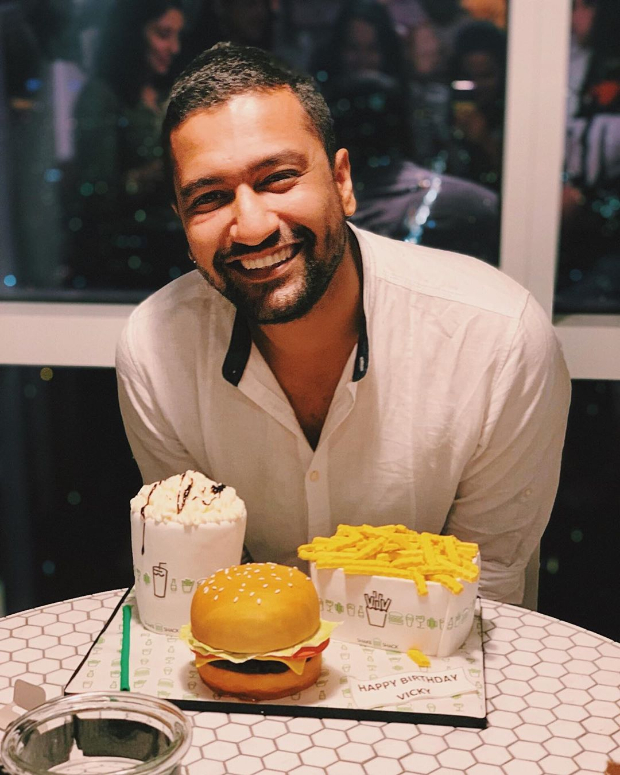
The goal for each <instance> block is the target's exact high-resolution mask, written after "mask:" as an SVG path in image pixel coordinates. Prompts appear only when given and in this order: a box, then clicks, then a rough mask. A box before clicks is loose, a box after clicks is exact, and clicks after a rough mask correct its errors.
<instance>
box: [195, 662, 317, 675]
mask: <svg viewBox="0 0 620 775" xmlns="http://www.w3.org/2000/svg"><path fill="white" fill-rule="evenodd" d="M307 661H308V660H306V662H307ZM209 664H210V665H211V667H217V668H219V669H220V670H229V671H230V672H231V673H246V674H252V675H267V674H268V673H286V671H287V670H290V667H289V666H288V665H285V664H284V662H277V661H276V660H274V659H248V660H247V662H229V661H228V660H226V659H218V660H216V661H213V662H210V663H209Z"/></svg>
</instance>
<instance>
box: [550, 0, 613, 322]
mask: <svg viewBox="0 0 620 775" xmlns="http://www.w3.org/2000/svg"><path fill="white" fill-rule="evenodd" d="M619 41H620V13H619V8H618V3H617V0H574V3H573V12H572V17H571V53H570V65H569V90H568V100H567V123H566V143H565V162H564V186H563V190H562V231H561V237H560V250H559V257H558V274H557V293H556V308H557V310H558V311H560V312H568V313H570V312H609V313H612V312H618V311H620V248H619V247H618V245H619V239H618V234H619V233H620V42H619Z"/></svg>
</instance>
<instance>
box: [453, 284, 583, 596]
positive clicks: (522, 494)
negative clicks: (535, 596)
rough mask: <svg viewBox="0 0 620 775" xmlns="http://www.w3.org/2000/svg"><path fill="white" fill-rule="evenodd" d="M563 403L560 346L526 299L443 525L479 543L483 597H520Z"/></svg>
mask: <svg viewBox="0 0 620 775" xmlns="http://www.w3.org/2000/svg"><path fill="white" fill-rule="evenodd" d="M569 402H570V377H569V374H568V370H567V368H566V364H565V362H564V357H563V354H562V351H561V348H560V345H559V342H558V341H557V338H556V336H555V333H554V331H553V328H552V326H551V324H550V322H549V321H548V319H547V318H546V316H545V314H544V312H543V311H542V309H541V308H540V306H539V305H538V304H537V303H536V302H535V301H534V300H533V298H532V297H529V299H528V302H527V303H526V305H525V307H524V311H523V314H522V316H521V319H520V321H519V326H518V328H517V330H516V333H515V336H514V339H513V342H512V346H511V347H510V349H509V351H508V354H507V356H506V358H505V362H504V364H503V365H502V367H501V368H500V369H499V372H498V376H497V377H496V379H495V383H494V385H493V388H492V391H491V395H490V400H489V405H488V411H487V415H486V418H485V424H484V428H483V431H482V434H481V438H480V441H479V444H478V446H477V449H476V451H475V453H474V454H473V456H472V458H471V459H470V461H469V462H468V463H467V465H466V466H465V468H464V470H463V472H462V476H461V479H460V482H459V486H458V488H457V493H456V497H455V500H454V503H453V506H452V508H451V510H450V514H449V516H448V521H447V523H446V526H445V528H444V532H446V533H452V534H454V535H456V536H457V537H459V538H460V539H461V540H465V541H475V542H476V543H478V544H479V546H480V554H481V558H482V573H481V582H480V594H481V595H482V596H483V597H488V598H490V599H492V600H500V601H503V602H506V603H517V604H518V603H521V602H522V600H523V592H524V584H525V567H526V565H527V563H528V560H529V558H530V557H531V555H532V554H533V552H534V550H535V549H536V546H537V545H538V543H539V541H540V538H541V536H542V534H543V532H544V530H545V527H546V526H547V523H548V521H549V517H550V515H551V509H552V507H553V502H554V500H555V495H556V491H557V487H558V480H559V474H560V462H561V455H562V447H563V444H564V435H565V431H566V420H567V415H568V406H569Z"/></svg>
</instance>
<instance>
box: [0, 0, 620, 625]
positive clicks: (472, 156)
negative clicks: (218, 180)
mask: <svg viewBox="0 0 620 775" xmlns="http://www.w3.org/2000/svg"><path fill="white" fill-rule="evenodd" d="M519 3H520V0H512V6H510V7H508V4H507V2H506V0H96V2H95V0H21V2H6V1H4V2H0V313H1V314H2V315H3V316H4V320H5V321H6V320H10V321H11V322H13V324H14V325H12V326H11V333H10V338H11V341H10V342H7V343H6V347H5V350H4V351H5V352H6V353H8V354H5V355H4V356H1V353H0V356H1V357H0V508H1V510H0V615H2V613H10V612H13V611H17V610H21V609H24V608H29V607H33V606H37V605H40V604H44V603H48V602H52V601H56V600H60V599H65V598H69V597H75V596H77V595H81V594H86V593H90V592H95V591H99V590H103V589H110V588H115V587H121V586H124V585H128V584H129V583H131V567H132V565H131V559H130V547H129V524H128V523H129V520H128V501H129V498H130V497H132V496H133V495H134V494H135V492H136V491H137V489H138V488H139V487H140V485H141V481H140V477H139V474H138V470H137V467H136V465H135V463H134V462H133V460H132V458H131V454H130V450H129V447H128V444H127V442H126V440H125V436H124V431H123V428H122V423H121V419H120V414H119V411H118V405H117V399H116V384H115V376H114V372H113V369H112V368H110V365H111V360H110V358H109V357H107V356H106V357H104V358H103V359H101V358H100V357H99V356H96V355H94V354H91V353H89V350H88V348H86V349H85V351H80V354H79V355H78V356H76V357H71V358H68V359H67V358H58V357H56V356H54V354H53V350H54V341H53V340H54V337H55V333H54V331H53V330H52V329H50V328H46V325H45V321H46V320H47V318H46V317H45V316H46V315H47V314H48V311H50V310H52V313H53V312H54V311H57V310H60V312H61V314H62V315H65V316H66V317H67V316H68V318H67V319H69V320H74V323H73V326H74V328H71V326H69V329H68V330H69V335H68V337H67V334H66V333H65V334H64V336H65V337H67V338H69V339H71V338H72V337H73V336H75V338H76V340H77V339H79V338H80V337H81V335H82V334H83V331H82V330H81V327H82V326H83V325H84V324H83V314H84V313H83V311H84V310H85V309H86V310H89V309H90V310H97V311H100V310H103V312H102V313H101V314H102V315H103V316H104V317H105V316H106V314H109V315H113V314H116V313H117V312H118V313H119V315H120V317H121V318H123V317H125V316H126V314H128V311H129V310H130V309H131V307H132V305H134V304H135V303H137V302H139V301H140V300H141V299H143V298H145V296H147V295H148V294H149V293H151V292H152V291H154V290H155V289H157V288H159V287H161V286H162V285H164V284H165V283H167V282H169V281H170V280H171V279H174V278H176V277H178V276H179V275H181V274H182V273H184V272H186V271H189V270H190V269H191V268H192V265H191V264H190V262H189V259H188V258H187V255H186V247H185V240H184V236H183V233H182V229H181V227H180V223H179V222H178V220H177V219H176V217H175V216H174V214H173V212H172V210H171V208H170V207H169V204H168V200H167V192H166V186H165V180H164V177H163V165H162V148H161V146H160V144H159V128H160V123H161V120H162V118H163V115H164V113H165V108H166V102H167V98H168V94H169V90H170V87H171V84H172V82H173V80H174V78H175V76H176V75H178V73H179V72H180V71H181V70H182V68H183V67H184V66H185V65H186V64H187V63H188V62H189V61H190V60H191V59H192V58H193V57H194V56H195V55H196V54H198V53H199V52H200V51H202V50H203V49H204V48H207V47H209V46H210V45H212V44H213V43H215V42H217V41H219V40H231V41H235V42H239V43H247V44H252V45H257V46H260V47H263V48H265V49H268V50H270V51H273V52H274V53H276V54H277V55H278V56H280V57H281V58H282V59H284V60H285V61H287V62H288V63H289V64H291V65H293V66H295V67H297V68H298V69H301V70H303V71H306V72H309V73H311V74H312V75H313V76H314V77H315V79H316V80H317V82H318V84H319V86H320V88H321V90H322V91H323V93H324V95H325V97H326V99H327V101H328V103H329V105H330V108H331V110H332V114H333V116H334V120H335V126H336V133H337V137H338V141H339V143H340V145H343V146H345V147H347V148H349V149H350V152H351V160H352V167H353V176H354V182H355V188H356V196H357V199H358V204H359V207H358V211H357V213H356V215H355V216H354V217H353V219H352V220H353V221H354V222H355V223H357V224H358V225H360V226H362V227H363V228H367V229H370V230H371V231H375V232H378V233H381V234H387V235H389V236H392V237H394V238H396V239H400V240H407V241H410V242H414V243H417V244H423V245H429V246H432V247H439V248H445V249H450V250H454V251H457V252H461V253H467V254H470V255H473V256H475V257H476V258H478V259H479V260H481V261H486V262H488V263H491V264H494V265H496V266H499V267H500V269H502V270H503V271H508V272H509V273H510V274H512V275H513V276H515V277H516V278H517V279H518V280H520V281H521V282H523V283H524V284H525V285H526V286H527V287H529V288H530V290H532V292H533V293H535V295H536V296H537V298H538V299H539V301H540V302H541V303H542V304H543V307H544V308H545V309H546V310H547V311H548V313H549V315H552V316H553V318H554V322H555V323H556V325H557V326H559V327H561V328H560V329H559V332H560V334H561V338H562V337H564V338H563V342H565V348H566V343H568V344H569V345H570V351H569V352H567V357H569V366H571V374H572V376H573V377H574V379H573V402H572V407H571V413H570V418H569V427H568V437H567V442H566V449H565V455H564V462H563V470H562V478H561V483H560V490H559V493H558V498H557V502H556V505H555V508H554V511H553V515H552V518H551V523H550V525H549V528H548V530H547V532H546V534H545V537H544V539H543V542H542V547H541V573H540V594H539V610H541V611H542V612H544V613H548V614H550V615H552V616H556V617H559V618H561V619H565V620H567V621H571V622H574V623H576V624H579V625H581V626H583V627H586V628H588V629H592V630H595V631H597V632H600V633H602V634H606V635H608V636H610V637H613V638H618V637H620V622H619V619H618V616H617V615H616V614H615V611H614V610H611V611H609V612H607V611H606V610H605V609H604V607H603V606H597V605H596V604H594V605H593V602H594V603H595V601H596V600H597V599H598V596H599V594H600V595H602V596H605V595H606V593H609V592H610V591H611V592H612V593H613V592H616V593H617V592H618V590H619V584H618V564H619V563H618V557H617V554H616V552H617V547H618V544H619V539H620V529H619V527H618V526H619V524H620V519H619V517H620V476H619V475H618V471H619V470H620V374H619V373H618V366H617V365H616V364H618V363H620V340H618V337H617V336H616V335H615V334H616V333H617V332H618V331H620V317H616V316H620V237H619V233H618V227H619V223H620V13H619V12H618V10H619V9H618V3H617V0H574V2H572V3H571V0H551V1H550V2H549V3H547V4H543V5H546V10H545V11H543V10H541V9H539V10H538V11H537V12H533V11H532V12H531V13H534V16H532V17H531V18H529V19H528V17H527V15H526V11H525V9H524V7H523V3H521V8H519V7H518V6H519ZM513 6H514V7H513ZM528 13H529V11H528ZM536 13H538V14H539V15H538V16H536ZM545 13H546V14H547V16H545V15H544V14H545ZM549 14H552V15H549ZM532 21H533V22H534V26H533V27H529V28H528V27H527V24H528V23H529V24H531V23H532ZM552 29H555V31H556V32H555V34H554V36H553V39H552V37H550V36H548V35H547V32H548V31H549V30H552ZM537 36H538V38H539V40H538V42H536V38H537ZM562 41H563V42H564V44H565V45H563V46H561V47H560V48H561V51H562V56H563V60H562V61H561V62H560V63H559V64H558V63H557V62H556V64H555V65H552V64H549V65H548V66H546V65H545V62H546V60H545V55H546V54H545V52H546V51H547V49H548V48H549V47H553V46H554V44H558V45H559V43H558V42H560V43H561V42H562ZM532 46H533V47H534V49H532V48H531V47H532ZM532 50H533V51H534V53H536V52H538V59H535V61H533V59H532V56H533V55H532ZM549 56H551V54H549ZM549 61H550V62H551V60H549ZM553 68H555V70H553V73H555V75H554V77H555V76H556V75H557V73H559V74H560V75H559V76H558V77H559V78H560V80H559V82H560V83H561V84H562V89H561V90H560V93H559V94H557V89H555V92H554V89H553V85H554V83H556V82H555V81H553V79H552V78H551V76H552V75H553V73H552V72H551V71H552V69H553ZM527 73H530V77H531V79H532V80H536V81H537V82H539V83H536V84H534V86H533V87H532V92H531V93H530V92H529V90H528V85H527V81H526V80H525V78H526V75H527ZM545 89H547V91H548V92H549V93H551V94H554V93H555V94H556V97H555V98H556V99H557V100H561V107H560V108H559V110H560V112H561V115H559V114H558V115H556V116H555V119H554V120H555V122H556V124H554V126H555V125H557V127H558V132H556V134H557V137H556V138H555V139H554V141H553V142H554V143H555V145H554V146H553V147H554V148H556V151H557V153H556V156H553V154H551V156H545V154H543V153H539V155H538V157H537V156H536V153H535V152H534V151H532V150H531V148H530V150H529V151H528V149H527V147H526V146H527V144H528V143H529V144H530V146H531V145H532V143H535V142H538V143H539V144H541V143H543V141H544V140H545V137H546V135H545V132H548V127H549V126H551V124H550V123H549V124H548V123H547V121H546V117H545V107H546V106H545V104H542V105H541V104H539V103H540V100H541V95H544V90H545ZM530 103H531V104H532V105H533V107H532V108H531V110H530V108H529V107H528V106H529V105H530ZM550 104H551V103H550ZM558 104H559V103H558ZM519 106H521V107H519ZM519 110H520V111H521V113H520V114H519V115H526V114H527V110H530V115H532V116H534V117H535V120H533V121H531V122H529V123H528V124H527V125H519V123H518V121H517V118H515V117H516V116H517V112H518V111H519ZM511 111H512V113H511ZM556 113H557V111H556ZM511 115H512V116H513V118H511ZM541 138H542V139H541ZM519 147H521V148H523V147H526V148H525V151H523V153H525V154H526V156H527V158H529V159H535V160H536V159H538V160H539V162H540V163H538V162H536V164H535V165H533V166H532V165H531V166H530V167H522V166H521V167H520V165H519V164H518V160H519V153H520V151H519ZM541 147H542V145H541ZM527 154H529V156H528V155H527ZM556 157H557V159H556ZM511 160H512V161H511ZM515 160H516V161H515ZM554 160H555V161H554ZM554 165H555V166H554ZM509 178H510V181H509ZM549 191H551V192H553V196H549V195H548V192H549ZM515 192H516V193H515ZM519 202H523V203H525V205H524V206H520V205H519ZM541 202H542V203H543V206H539V203H541ZM537 230H539V231H540V233H541V235H542V236H538V237H537V233H538V232H537ZM527 239H529V240H530V242H531V244H530V243H528V245H529V247H528V249H527V250H526V249H522V247H523V245H524V244H525V242H524V240H527ZM536 240H538V241H536ZM538 245H541V246H543V248H544V249H543V250H541V252H540V255H539V254H538V253H537V250H538V247H537V246H538ZM543 254H544V255H543ZM66 305H69V306H68V307H67V306H66ZM71 305H72V306H71ZM67 310H68V311H67ZM119 310H120V312H119ZM15 321H17V322H18V325H15ZM3 328H4V326H3ZM4 330H5V331H6V330H8V329H7V328H4ZM63 330H65V331H67V329H66V328H65V329H63ZM32 331H34V332H35V333H34V335H33V334H32ZM584 331H585V332H586V333H585V334H584V333H583V332H584ZM610 332H611V333H610ZM22 336H23V341H22ZM33 336H34V339H36V340H37V346H36V347H35V350H36V352H37V353H43V355H42V356H38V355H37V356H28V355H24V354H23V353H25V352H26V351H27V350H28V349H29V346H27V345H26V342H27V340H28V341H30V340H31V339H32V338H33ZM46 337H48V342H49V347H48V346H47V344H46ZM580 337H581V338H580ZM584 337H585V338H584ZM0 338H2V337H0ZM574 342H578V343H580V344H579V347H580V348H581V350H580V351H575V350H574V347H573V343H574ZM610 343H611V344H610ZM67 344H70V342H69V343H67ZM48 351H49V355H48V354H47V353H48ZM595 351H596V352H597V353H598V355H597V356H596V357H595V358H593V353H594V352H595ZM37 358H38V359H37ZM601 364H603V365H601ZM607 364H608V365H607ZM206 473H208V472H206ZM607 597H608V599H609V597H610V596H609V594H607ZM615 608H616V609H617V606H615Z"/></svg>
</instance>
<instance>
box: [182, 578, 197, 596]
mask: <svg viewBox="0 0 620 775" xmlns="http://www.w3.org/2000/svg"><path fill="white" fill-rule="evenodd" d="M193 587H194V579H183V581H182V582H181V589H182V590H183V592H185V594H186V595H188V594H189V593H190V592H191V591H192V589H193Z"/></svg>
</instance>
